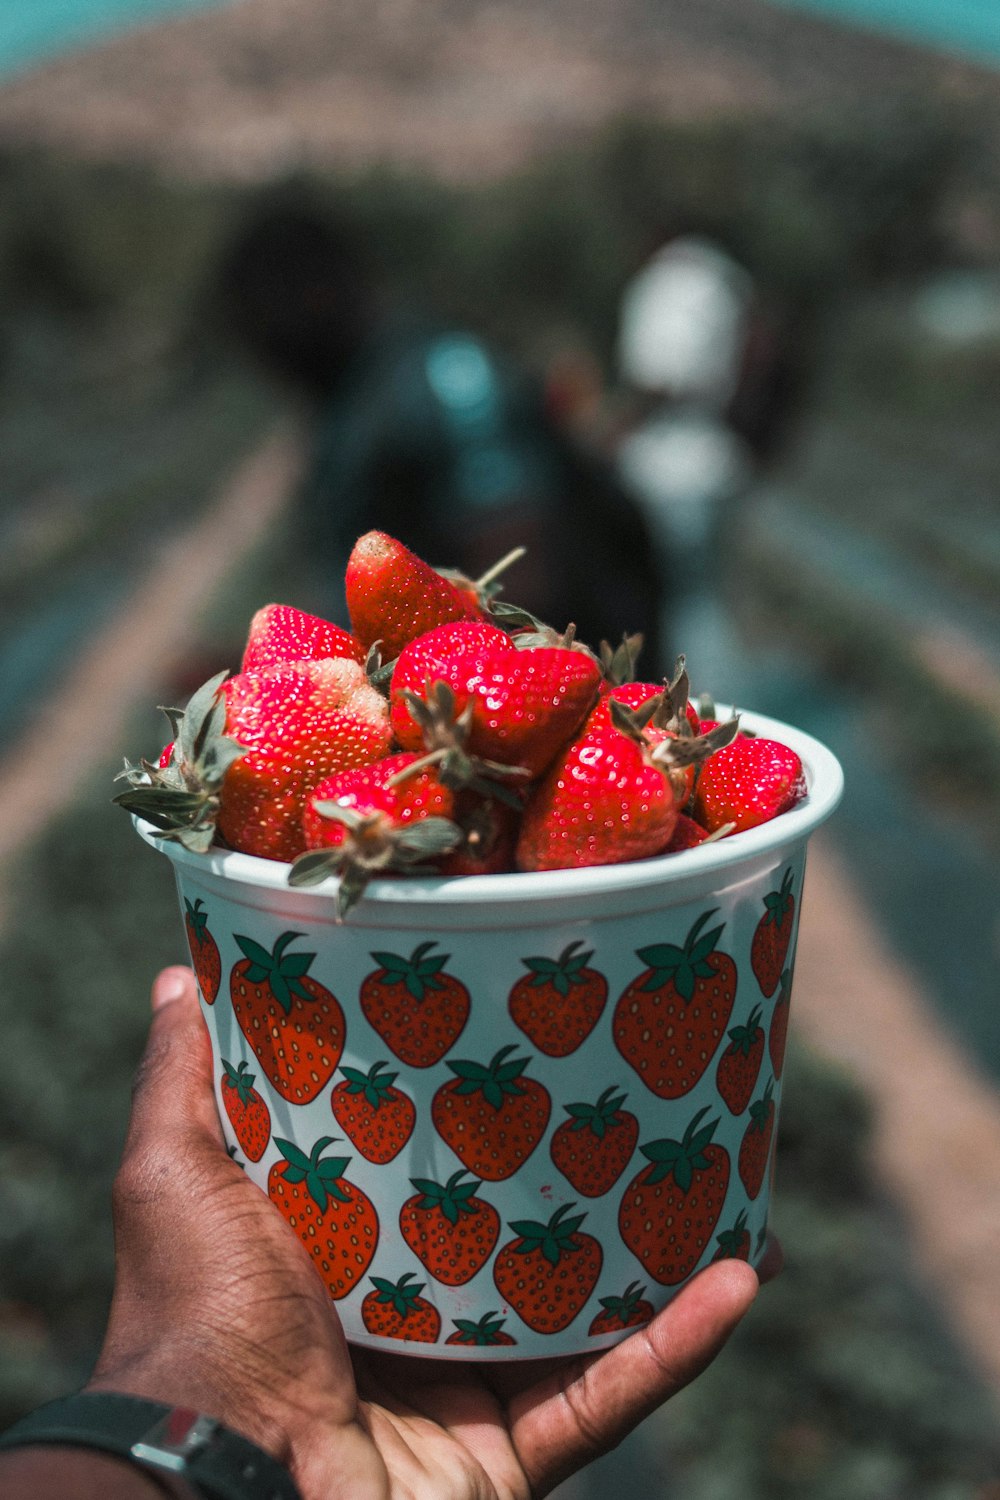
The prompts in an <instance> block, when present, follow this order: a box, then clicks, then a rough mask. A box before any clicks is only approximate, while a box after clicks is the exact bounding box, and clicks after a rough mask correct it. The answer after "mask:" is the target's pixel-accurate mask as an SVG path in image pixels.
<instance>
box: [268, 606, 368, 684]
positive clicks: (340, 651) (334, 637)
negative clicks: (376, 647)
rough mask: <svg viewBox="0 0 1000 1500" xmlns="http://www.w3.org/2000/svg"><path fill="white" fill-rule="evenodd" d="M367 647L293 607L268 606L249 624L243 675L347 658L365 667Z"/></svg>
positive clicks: (336, 626) (330, 625)
mask: <svg viewBox="0 0 1000 1500" xmlns="http://www.w3.org/2000/svg"><path fill="white" fill-rule="evenodd" d="M365 654H366V653H365V648H364V646H363V645H362V644H361V642H360V641H359V640H358V638H357V637H356V636H353V635H351V633H350V631H348V630H343V629H342V628H341V627H340V626H339V625H333V624H331V623H330V621H329V620H323V619H320V617H319V616H318V615H308V614H306V612H305V611H304V610H301V609H295V608H294V606H293V605H291V604H265V605H264V606H263V607H262V608H261V609H259V610H257V612H256V614H255V615H254V617H253V619H252V620H251V621H250V629H249V631H248V633H247V643H246V646H245V648H244V651H243V661H242V664H241V666H240V671H241V672H270V671H274V669H275V668H277V667H281V666H284V665H285V664H287V663H288V662H298V661H323V660H325V659H326V658H328V657H348V658H350V660H351V661H356V662H358V663H359V664H362V665H363V664H364V660H365Z"/></svg>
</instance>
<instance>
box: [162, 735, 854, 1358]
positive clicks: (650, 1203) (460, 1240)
mask: <svg viewBox="0 0 1000 1500" xmlns="http://www.w3.org/2000/svg"><path fill="white" fill-rule="evenodd" d="M743 724H744V726H745V727H746V728H748V729H751V730H753V731H755V732H756V733H758V734H762V735H767V736H770V737H772V738H775V739H779V740H781V741H782V742H783V743H785V744H787V745H789V746H790V747H791V748H792V749H794V750H795V751H797V753H798V754H799V755H800V756H801V758H802V762H803V766H804V769H805V775H806V781H807V786H808V795H807V796H806V798H805V799H804V800H803V801H802V802H800V803H799V804H798V805H797V806H796V807H795V808H793V809H792V810H791V811H790V812H787V813H784V814H783V815H781V816H780V817H778V818H775V819H774V820H773V821H772V822H770V823H767V824H764V825H762V826H761V827H758V828H754V829H751V830H749V831H748V832H745V833H740V834H736V835H733V836H731V837H729V838H727V839H723V840H721V841H719V842H717V843H712V844H708V845H703V846H702V847H700V848H695V849H692V850H687V851H685V852H683V853H679V854H672V855H667V856H662V857H659V858H656V859H646V860H640V861H636V862H634V863H629V864H619V865H607V866H601V867H598V868H591V869H584V870H557V871H554V872H546V873H537V874H512V875H489V876H475V877H462V878H452V879H444V878H420V879H393V880H384V881H378V882H375V883H373V884H372V885H370V886H369V887H368V890H367V891H366V893H365V895H364V897H363V898H362V899H361V901H360V902H359V903H358V905H357V906H356V907H355V908H354V909H353V910H352V911H351V912H350V914H349V915H348V917H347V919H346V921H344V922H343V923H338V922H337V921H336V919H335V911H334V900H333V897H334V895H335V893H336V887H337V882H336V880H334V879H331V880H329V881H327V882H324V883H323V884H322V885H320V886H316V887H312V888H309V889H302V888H299V889H293V888H291V887H289V886H288V884H287V883H286V877H287V866H285V865H283V864H278V863H276V862H273V861H269V860H263V859H256V858H253V857H251V856H248V855H244V854H237V853H227V852H224V851H221V850H213V851H211V852H210V853H209V854H207V855H198V854H193V853H191V852H189V851H187V850H185V849H184V848H183V847H182V846H180V845H179V844H177V843H174V842H164V841H162V840H161V839H158V838H157V837H156V835H155V833H154V831H153V830H152V829H151V828H150V827H149V826H148V825H146V824H142V823H140V824H138V827H139V831H140V833H141V834H142V836H143V838H145V839H146V841H147V842H148V843H150V844H152V845H153V846H154V847H155V848H157V849H159V850H161V851H162V852H163V853H164V854H166V855H167V856H168V858H169V859H170V860H171V862H172V864H173V867H174V872H175V875H176V878H177V886H178V892H179V895H180V898H181V903H182V912H183V913H184V914H185V917H186V919H187V932H188V941H189V944H190V947H191V952H192V959H193V961H194V963H195V968H196V971H197V972H198V973H199V979H200V985H201V990H202V1001H203V1012H204V1015H205V1019H206V1021H207V1023H208V1027H209V1030H210V1032H211V1037H212V1048H213V1055H214V1062H215V1082H216V1095H217V1099H218V1103H219V1111H220V1117H221V1119H222V1123H223V1128H224V1131H225V1135H226V1140H227V1143H228V1145H229V1147H230V1151H231V1153H232V1154H234V1155H235V1157H236V1159H237V1160H238V1161H239V1162H240V1163H241V1164H242V1165H244V1166H245V1169H246V1172H247V1175H248V1176H249V1177H250V1178H251V1179H252V1180H253V1181H254V1182H256V1183H257V1184H258V1185H259V1186H260V1187H261V1188H262V1189H264V1191H265V1192H270V1195H271V1197H272V1199H273V1200H274V1201H275V1202H276V1203H277V1205H278V1207H279V1208H280V1209H281V1210H282V1212H284V1213H285V1215H286V1217H287V1218H288V1219H289V1222H290V1223H291V1224H292V1227H293V1228H294V1229H295V1231H296V1232H297V1233H299V1234H300V1235H301V1237H302V1238H303V1240H304V1241H305V1243H306V1245H307V1247H308V1248H309V1249H310V1252H311V1253H312V1255H313V1257H314V1263H315V1264H316V1267H317V1270H318V1271H319V1272H320V1274H321V1275H322V1276H323V1278H324V1280H325V1281H326V1283H327V1285H328V1287H329V1289H330V1293H331V1296H332V1297H333V1298H334V1300H335V1302H336V1306H337V1311H338V1313H339V1315H340V1317H341V1320H342V1322H343V1325H344V1328H345V1331H346V1334H347V1337H348V1339H349V1340H351V1341H352V1342H353V1343H357V1344H364V1345H368V1346H369V1347H373V1348H381V1349H387V1350H392V1351H393V1352H396V1353H400V1352H403V1353H407V1352H409V1353H413V1354H419V1355H422V1356H424V1357H434V1358H441V1359H451V1358H454V1359H462V1360H468V1359H472V1360H480V1359H482V1360H493V1359H498V1358H499V1359H509V1358H534V1357H543V1356H551V1355H568V1354H578V1353H580V1352H583V1351H588V1350H598V1349H602V1348H606V1347H608V1346H610V1345H612V1344H614V1343H616V1342H618V1340H620V1339H621V1338H623V1337H625V1336H626V1335H627V1334H628V1333H629V1332H630V1331H632V1330H633V1329H634V1328H636V1327H638V1326H640V1325H641V1324H642V1323H644V1322H646V1321H648V1319H649V1318H650V1317H652V1315H653V1313H654V1312H656V1311H658V1310H659V1309H660V1308H661V1307H663V1306H664V1305H665V1304H666V1303H667V1302H669V1301H670V1299H671V1298H672V1297H673V1296H674V1295H675V1294H676V1293H677V1292H678V1291H679V1290H680V1289H681V1287H682V1286H683V1285H684V1284H685V1283H686V1282H687V1281H688V1280H689V1279H690V1278H691V1276H692V1275H694V1274H695V1272H696V1271H698V1270H700V1269H701V1268H702V1267H704V1266H705V1265H707V1264H708V1263H709V1262H710V1261H712V1260H713V1259H717V1258H720V1257H721V1256H723V1255H737V1256H739V1257H741V1258H742V1259H745V1260H749V1261H750V1262H751V1264H756V1263H757V1262H758V1261H759V1259H760V1257H761V1255H762V1254H763V1250H764V1243H765V1232H766V1224H767V1215H768V1205H769V1198H770V1186H771V1176H772V1164H773V1154H774V1147H775V1137H776V1132H777V1118H778V1112H779V1108H780V1098H781V1078H782V1072H783V1066H784V1039H785V1030H786V1027H787V1019H788V1000H789V995H790V990H791V974H792V966H793V962H794V953H795V939H796V935H797V927H798V917H799V912H800V909H801V896H802V881H803V874H804V867H805V851H806V843H807V840H808V838H809V835H810V834H811V833H812V832H813V830H814V829H815V828H817V827H818V826H819V825H820V824H821V823H822V822H823V821H824V820H825V819H826V818H827V817H828V816H829V815H830V813H831V812H832V811H833V810H834V808H835V806H836V804H837V802H838V801H839V799H840V795H841V790H842V784H843V783H842V775H841V771H840V767H839V765H838V763H837V761H836V760H835V758H834V757H833V756H832V755H831V754H830V752H829V751H828V750H826V749H825V748H824V747H823V746H822V745H820V744H819V743H818V742H817V741H816V740H814V739H812V738H810V737H809V736H808V735H805V734H802V733H801V732H799V731H798V730H795V729H792V728H790V727H788V726H786V725H784V724H780V723H777V722H774V721H772V720H769V719H765V718H763V717H761V716H758V715H753V714H745V715H744V716H743ZM685 945H687V949H688V952H687V953H685ZM275 959H277V962H278V969H277V972H275V970H274V964H275ZM560 960H561V961H562V977H560V974H559V964H560ZM269 966H270V968H271V975H272V977H271V978H269V977H268V974H267V970H268V967H269ZM269 985H271V988H270V989H269V988H268V986H269ZM286 1005H287V1015H286V1012H285V1007H286ZM733 1033H735V1035H733Z"/></svg>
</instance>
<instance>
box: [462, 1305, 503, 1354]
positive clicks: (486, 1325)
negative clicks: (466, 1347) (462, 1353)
mask: <svg viewBox="0 0 1000 1500" xmlns="http://www.w3.org/2000/svg"><path fill="white" fill-rule="evenodd" d="M506 1321H507V1319H506V1318H501V1316H500V1314H499V1313H498V1312H492V1311H491V1312H488V1313H483V1316H482V1317H481V1318H480V1319H479V1322H478V1323H473V1322H472V1320H471V1318H453V1319H452V1322H453V1323H454V1325H455V1327H456V1328H457V1329H458V1331H459V1333H464V1334H465V1336H466V1339H467V1340H468V1341H469V1342H470V1343H472V1344H476V1345H480V1346H481V1345H485V1344H495V1343H497V1342H498V1340H497V1334H498V1333H499V1332H500V1330H501V1329H502V1328H503V1325H504V1324H505V1323H506Z"/></svg>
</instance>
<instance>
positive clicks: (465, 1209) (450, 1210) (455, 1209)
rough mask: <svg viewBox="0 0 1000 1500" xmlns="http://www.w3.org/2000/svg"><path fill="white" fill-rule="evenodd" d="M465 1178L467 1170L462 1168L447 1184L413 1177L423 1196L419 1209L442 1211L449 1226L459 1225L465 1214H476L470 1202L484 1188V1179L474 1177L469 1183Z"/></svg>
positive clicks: (418, 1205) (427, 1178) (413, 1182)
mask: <svg viewBox="0 0 1000 1500" xmlns="http://www.w3.org/2000/svg"><path fill="white" fill-rule="evenodd" d="M464 1176H465V1169H464V1168H462V1167H460V1168H459V1170H458V1171H457V1172H453V1173H452V1174H451V1176H450V1177H449V1178H448V1181H447V1182H445V1183H440V1182H434V1181H433V1180H432V1179H431V1178H429V1177H411V1178H410V1181H411V1182H412V1184H413V1186H414V1187H415V1188H416V1190H417V1192H418V1193H420V1194H421V1198H420V1201H419V1203H418V1204H417V1207H418V1208H427V1209H431V1208H436V1209H438V1210H440V1212H441V1213H442V1214H444V1216H445V1218H446V1219H447V1220H448V1223H449V1224H457V1223H458V1221H459V1219H460V1218H461V1217H462V1215H463V1214H474V1213H475V1212H476V1209H475V1207H474V1206H473V1204H472V1202H471V1201H470V1200H471V1199H473V1198H474V1197H475V1195H476V1191H477V1189H478V1188H481V1187H482V1185H483V1184H482V1179H481V1178H478V1177H473V1178H472V1179H471V1180H470V1181H469V1182H462V1181H461V1179H462V1178H463V1177H464Z"/></svg>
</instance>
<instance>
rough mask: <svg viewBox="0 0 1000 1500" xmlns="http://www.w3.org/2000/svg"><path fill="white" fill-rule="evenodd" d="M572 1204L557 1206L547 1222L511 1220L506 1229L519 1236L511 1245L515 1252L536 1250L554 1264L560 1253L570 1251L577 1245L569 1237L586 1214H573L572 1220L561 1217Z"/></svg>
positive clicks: (573, 1234)
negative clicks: (519, 1238)
mask: <svg viewBox="0 0 1000 1500" xmlns="http://www.w3.org/2000/svg"><path fill="white" fill-rule="evenodd" d="M575 1207H576V1204H575V1203H564V1204H563V1206H562V1208H557V1209H556V1211H555V1213H554V1214H553V1215H552V1217H551V1219H550V1220H549V1222H548V1223H547V1224H540V1223H538V1221H537V1220H535V1219H511V1220H509V1221H508V1222H509V1225H510V1228H511V1229H513V1231H514V1233H515V1234H517V1235H520V1237H521V1243H520V1244H519V1245H516V1246H515V1247H514V1251H513V1253H514V1254H515V1255H532V1254H534V1252H535V1251H536V1250H540V1251H541V1252H542V1254H543V1255H544V1257H545V1259H546V1260H547V1261H548V1262H549V1264H550V1265H552V1266H557V1265H558V1264H559V1262H560V1261H561V1260H562V1258H563V1256H564V1255H570V1254H573V1253H574V1252H575V1251H577V1250H579V1249H580V1246H579V1245H577V1244H574V1243H573V1238H574V1236H575V1234H576V1231H577V1230H578V1229H579V1227H580V1225H581V1224H582V1223H583V1221H584V1219H585V1218H586V1217H587V1215H586V1214H576V1215H575V1216H574V1217H573V1218H572V1219H564V1218H563V1215H564V1214H568V1213H569V1211H570V1209H571V1208H575Z"/></svg>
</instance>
